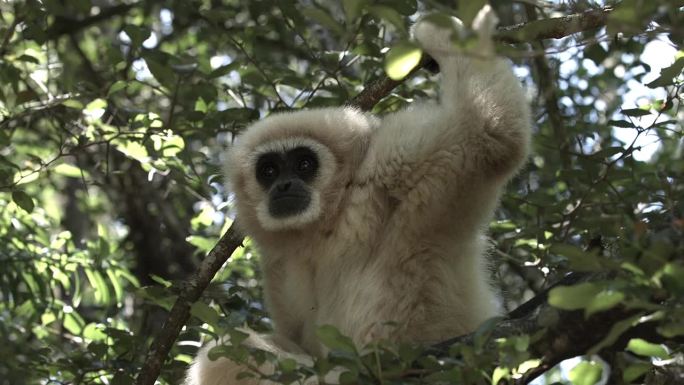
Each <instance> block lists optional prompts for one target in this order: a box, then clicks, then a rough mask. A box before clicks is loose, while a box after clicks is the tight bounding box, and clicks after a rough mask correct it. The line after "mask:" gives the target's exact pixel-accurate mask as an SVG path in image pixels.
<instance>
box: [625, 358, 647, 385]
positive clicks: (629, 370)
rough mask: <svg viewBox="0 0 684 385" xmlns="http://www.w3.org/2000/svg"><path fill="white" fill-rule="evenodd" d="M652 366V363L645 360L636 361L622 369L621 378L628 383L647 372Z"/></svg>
mask: <svg viewBox="0 0 684 385" xmlns="http://www.w3.org/2000/svg"><path fill="white" fill-rule="evenodd" d="M652 367H653V365H651V364H650V363H646V362H637V363H634V364H631V365H629V366H628V367H626V368H625V369H624V370H623V371H622V379H623V380H624V381H625V383H628V384H629V383H631V382H632V381H634V380H636V379H637V378H639V377H641V376H643V375H644V374H646V373H648V371H649V370H651V368H652Z"/></svg>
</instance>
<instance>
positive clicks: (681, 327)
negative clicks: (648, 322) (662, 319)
mask: <svg viewBox="0 0 684 385" xmlns="http://www.w3.org/2000/svg"><path fill="white" fill-rule="evenodd" d="M656 330H657V331H658V333H659V334H660V335H661V336H663V337H665V338H674V337H677V336H684V324H677V323H670V324H665V325H661V326H658V327H657V328H656Z"/></svg>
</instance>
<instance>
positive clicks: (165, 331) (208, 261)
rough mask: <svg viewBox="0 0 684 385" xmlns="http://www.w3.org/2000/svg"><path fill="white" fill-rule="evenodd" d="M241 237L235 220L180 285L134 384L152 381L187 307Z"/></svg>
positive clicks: (238, 243) (230, 253)
mask: <svg viewBox="0 0 684 385" xmlns="http://www.w3.org/2000/svg"><path fill="white" fill-rule="evenodd" d="M242 239H243V236H242V233H241V232H240V230H238V226H237V223H233V225H232V226H231V227H230V228H229V229H228V231H227V232H226V233H225V234H224V235H223V236H222V237H221V239H220V240H219V241H218V243H216V246H214V248H213V249H211V251H210V252H209V254H207V257H206V258H205V259H204V260H203V261H202V263H201V264H200V267H199V269H198V270H197V272H196V273H195V275H194V276H193V277H192V278H191V279H190V280H188V281H187V283H186V284H185V285H184V287H182V288H181V290H180V294H179V295H178V299H176V302H175V303H174V304H173V307H172V308H171V311H170V312H169V316H168V318H167V319H166V322H165V323H164V325H163V326H162V328H161V331H160V332H159V334H158V335H157V336H156V338H155V339H154V342H153V343H152V346H151V347H150V350H149V351H148V353H147V358H146V359H145V364H144V365H143V367H142V368H141V369H140V373H139V374H138V377H137V378H136V380H135V383H136V384H137V385H143V384H148V385H152V384H154V382H155V380H156V379H157V377H159V373H160V372H161V368H162V365H163V364H164V360H165V359H166V357H167V356H168V354H169V351H170V350H171V347H172V346H173V344H174V342H175V341H176V338H178V335H179V334H180V332H181V330H182V329H183V326H184V325H185V323H186V322H187V321H188V318H190V307H191V306H192V304H193V303H194V302H196V301H197V300H198V299H199V298H200V296H201V295H202V292H204V289H206V288H207V286H208V285H209V282H211V279H212V278H214V275H216V272H217V271H218V270H219V269H220V268H221V266H223V264H224V263H225V262H226V261H227V260H228V258H229V257H230V256H231V255H232V254H233V251H235V249H237V248H238V246H241V245H242Z"/></svg>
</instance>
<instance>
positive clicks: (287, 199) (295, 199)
mask: <svg viewBox="0 0 684 385" xmlns="http://www.w3.org/2000/svg"><path fill="white" fill-rule="evenodd" d="M310 203H311V197H310V196H309V195H305V194H283V195H278V196H276V197H273V198H271V202H270V204H269V205H268V211H269V213H270V214H271V215H272V216H273V217H275V218H285V217H290V216H295V215H298V214H301V213H303V212H304V211H306V209H307V208H308V207H309V204H310Z"/></svg>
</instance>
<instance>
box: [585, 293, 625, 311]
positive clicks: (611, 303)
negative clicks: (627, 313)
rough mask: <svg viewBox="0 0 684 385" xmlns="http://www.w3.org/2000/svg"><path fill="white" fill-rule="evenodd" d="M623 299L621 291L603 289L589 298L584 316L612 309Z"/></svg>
mask: <svg viewBox="0 0 684 385" xmlns="http://www.w3.org/2000/svg"><path fill="white" fill-rule="evenodd" d="M624 299H625V295H624V293H622V292H619V291H614V290H603V291H601V292H600V293H598V294H596V296H595V297H594V298H592V299H591V301H590V303H589V306H587V308H586V310H585V313H584V314H585V316H586V317H589V316H590V315H592V314H594V313H598V312H600V311H604V310H608V309H612V308H614V307H615V306H617V305H619V304H620V303H621V302H622V301H623V300H624Z"/></svg>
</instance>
